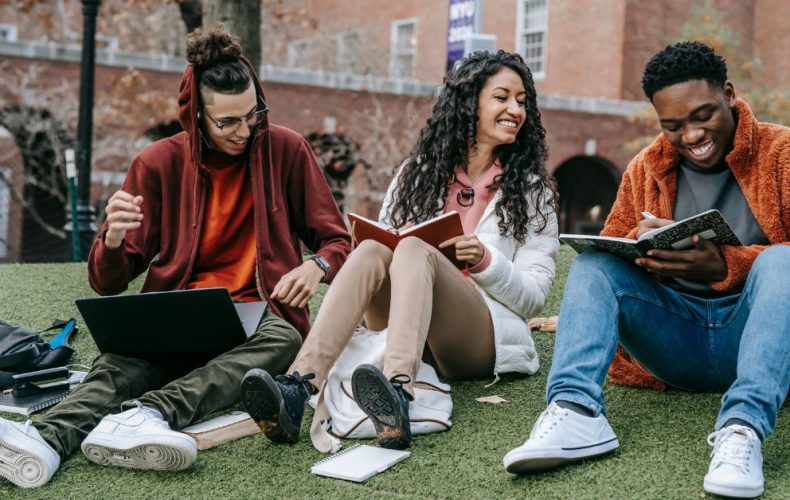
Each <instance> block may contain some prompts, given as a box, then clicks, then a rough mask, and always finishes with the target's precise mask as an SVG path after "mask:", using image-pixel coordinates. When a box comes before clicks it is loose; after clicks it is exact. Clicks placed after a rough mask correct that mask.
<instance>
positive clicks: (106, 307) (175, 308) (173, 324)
mask: <svg viewBox="0 0 790 500" xmlns="http://www.w3.org/2000/svg"><path fill="white" fill-rule="evenodd" d="M75 303H76V304H77V308H78V309H79V310H80V313H81V314H82V317H83V319H84V320H85V324H86V325H87V327H88V329H89V330H90V332H91V335H92V336H93V340H94V341H95V342H96V346H97V347H98V348H99V351H100V352H102V353H113V354H119V355H122V356H128V357H133V358H140V359H146V360H154V361H162V360H168V359H172V360H178V361H181V362H183V361H187V360H189V362H190V364H191V363H193V362H194V364H195V366H198V365H202V364H205V363H206V362H207V361H209V360H210V359H212V358H215V357H217V356H218V355H220V354H222V353H223V352H227V351H229V350H231V349H233V348H234V347H236V346H238V345H240V344H242V343H243V342H244V341H245V340H246V339H247V337H249V336H250V335H252V334H253V333H255V330H256V328H257V326H258V323H259V322H260V319H261V318H262V317H263V314H264V312H265V310H266V303H265V302H252V303H236V304H234V303H233V301H232V300H231V298H230V294H228V291H227V290H226V289H224V288H202V289H194V290H177V291H172V292H151V293H142V294H136V295H115V296H110V297H93V298H88V299H79V300H77V301H75Z"/></svg>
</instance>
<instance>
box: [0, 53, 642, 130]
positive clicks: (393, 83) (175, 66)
mask: <svg viewBox="0 0 790 500" xmlns="http://www.w3.org/2000/svg"><path fill="white" fill-rule="evenodd" d="M81 52H82V48H81V47H80V46H77V45H63V44H55V43H38V42H22V41H17V42H8V41H0V55H4V56H11V57H21V58H26V59H42V60H50V61H61V62H73V63H77V64H79V62H80V57H81ZM96 64H98V65H103V66H110V67H120V68H129V67H134V68H137V69H143V70H149V71H160V72H165V73H181V72H182V71H183V70H184V66H185V64H186V62H185V61H184V59H182V58H181V57H171V56H167V55H165V54H144V53H138V52H120V51H115V50H106V49H97V50H96ZM258 75H259V76H260V77H261V80H263V81H264V82H272V83H282V84H289V85H307V86H312V87H321V88H328V89H337V90H349V91H353V92H373V93H380V94H392V95H404V96H413V97H423V98H432V97H433V96H435V95H436V92H437V89H438V85H434V84H431V83H426V82H420V81H418V80H410V79H402V78H386V77H378V76H371V75H354V74H350V73H335V72H331V71H316V70H308V69H301V68H290V67H283V66H272V65H269V64H264V65H262V66H261V67H260V68H259V71H258ZM538 106H540V108H541V109H545V110H548V109H551V110H560V111H572V112H576V113H591V114H601V115H615V116H631V115H633V114H635V113H637V112H639V111H641V110H643V109H645V108H649V107H650V104H648V103H647V102H644V101H624V100H618V99H603V98H594V97H579V96H567V95H546V94H542V95H539V96H538Z"/></svg>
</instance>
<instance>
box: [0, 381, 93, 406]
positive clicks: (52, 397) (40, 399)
mask: <svg viewBox="0 0 790 500" xmlns="http://www.w3.org/2000/svg"><path fill="white" fill-rule="evenodd" d="M86 375H87V372H83V371H76V370H69V376H68V381H69V387H68V388H67V389H66V388H64V389H62V390H58V391H50V392H41V393H38V394H30V395H26V396H14V395H13V394H12V393H11V389H9V390H7V391H3V392H1V393H0V413H17V414H19V415H31V414H33V413H35V412H37V411H41V410H44V409H46V408H49V407H50V406H54V405H56V404H58V403H60V402H61V401H63V400H64V399H66V396H68V395H69V393H70V392H71V391H72V390H74V388H76V387H77V386H78V385H79V383H80V382H82V379H83V378H85V376H86Z"/></svg>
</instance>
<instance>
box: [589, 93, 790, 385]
mask: <svg viewBox="0 0 790 500" xmlns="http://www.w3.org/2000/svg"><path fill="white" fill-rule="evenodd" d="M735 115H736V120H737V127H736V130H735V137H734V139H733V148H732V151H730V153H729V154H728V155H727V157H726V161H727V164H728V165H729V166H730V169H731V170H732V173H733V174H734V176H735V179H736V180H737V181H738V184H739V185H740V186H741V189H742V190H743V195H744V197H745V198H746V202H747V203H748V204H749V208H750V209H751V210H752V213H753V214H754V218H755V219H756V220H757V223H758V224H759V225H760V228H761V229H762V230H763V232H764V233H765V236H766V237H767V238H768V241H769V242H770V243H771V245H777V244H787V243H788V241H790V128H787V127H783V126H781V125H775V124H771V123H761V122H758V121H757V119H756V118H755V117H754V114H753V113H752V110H751V108H749V105H748V104H746V102H744V101H742V100H740V99H738V101H737V103H736V105H735ZM679 160H680V156H679V155H678V153H677V151H676V150H675V148H673V147H672V146H671V145H670V144H669V142H668V141H667V140H666V139H665V138H664V136H663V135H661V136H659V137H658V138H657V139H656V140H655V141H654V142H653V143H652V144H651V145H650V146H648V147H646V148H645V149H643V150H642V151H641V152H640V153H639V154H638V155H637V156H636V157H635V158H634V159H633V160H632V161H631V163H630V164H629V165H628V168H627V169H626V171H625V173H624V174H623V179H622V181H621V183H620V188H619V190H618V192H617V199H616V200H615V202H614V206H613V207H612V211H611V212H610V214H609V217H608V218H607V219H606V224H605V225H604V228H603V231H601V234H602V235H605V236H619V237H626V238H634V237H636V231H637V225H638V224H639V221H640V220H641V219H642V215H641V212H642V211H643V210H647V211H649V212H652V213H653V214H655V215H656V216H658V217H660V218H662V219H672V218H673V217H672V212H673V209H674V206H675V195H676V194H677V172H678V163H679ZM765 248H767V246H762V245H750V246H743V247H735V246H729V245H723V246H722V247H721V250H722V254H723V255H724V260H725V261H726V263H727V277H726V278H724V279H723V280H722V281H718V282H712V283H710V285H711V287H712V288H713V289H714V290H718V291H722V292H732V293H737V292H738V291H739V290H740V289H741V288H742V287H743V284H744V282H745V281H746V276H747V275H748V274H749V270H750V269H751V267H752V263H753V262H754V259H756V258H757V255H758V254H759V253H760V252H762V251H763V250H764V249H765ZM609 378H610V380H611V381H612V382H614V383H616V384H622V385H633V386H638V387H649V388H653V389H658V390H664V389H665V388H666V386H665V385H664V383H663V382H661V381H660V380H657V379H656V378H655V377H653V376H652V375H650V374H649V373H648V372H647V371H646V370H645V369H644V368H643V367H642V366H641V365H639V363H637V362H636V360H634V359H633V358H631V356H630V355H629V354H628V353H627V352H626V351H625V349H623V347H622V346H618V348H617V354H616V355H615V357H614V361H613V362H612V365H611V366H610V367H609Z"/></svg>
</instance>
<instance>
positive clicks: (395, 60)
mask: <svg viewBox="0 0 790 500" xmlns="http://www.w3.org/2000/svg"><path fill="white" fill-rule="evenodd" d="M390 50H391V53H392V60H391V61H390V76H392V77H394V78H414V65H415V61H416V59H417V19H416V18H412V19H401V20H400V21H393V22H392V39H391V42H390Z"/></svg>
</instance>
